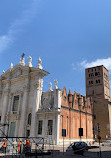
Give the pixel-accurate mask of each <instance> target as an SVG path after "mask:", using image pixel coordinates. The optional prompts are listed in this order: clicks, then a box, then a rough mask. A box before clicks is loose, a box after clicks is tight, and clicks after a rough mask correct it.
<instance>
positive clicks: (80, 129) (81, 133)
mask: <svg viewBox="0 0 111 158" xmlns="http://www.w3.org/2000/svg"><path fill="white" fill-rule="evenodd" d="M78 103H79V112H80V128H79V136H80V141H81V136H83V128H81V107H82V98H81V95H80V94H79V98H78Z"/></svg>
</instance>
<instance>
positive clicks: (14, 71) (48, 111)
mask: <svg viewBox="0 0 111 158" xmlns="http://www.w3.org/2000/svg"><path fill="white" fill-rule="evenodd" d="M48 74H49V73H48V72H47V71H45V70H43V68H42V65H41V59H40V58H39V60H38V65H37V67H36V68H34V67H32V58H31V57H29V63H28V64H27V66H25V59H24V58H22V59H20V62H19V65H16V66H15V67H13V64H11V66H10V69H9V70H7V71H6V72H3V74H2V75H1V76H0V122H1V125H3V124H9V126H3V127H1V128H0V129H1V131H2V132H0V135H1V136H4V134H5V135H7V136H9V137H43V138H45V139H48V140H49V141H52V143H53V144H61V143H62V140H63V137H62V129H65V131H66V136H65V137H64V140H65V143H69V142H72V141H77V140H79V139H82V140H85V141H93V130H92V129H93V117H92V116H93V115H92V111H93V104H92V100H91V98H87V99H86V97H84V96H82V95H80V94H78V93H76V92H74V93H71V90H70V91H69V94H67V93H66V88H64V89H63V90H61V89H59V88H58V86H57V80H55V88H54V90H52V84H51V83H49V90H48V91H47V92H43V91H42V87H43V77H44V76H47V75H48ZM79 128H83V136H81V137H79Z"/></svg>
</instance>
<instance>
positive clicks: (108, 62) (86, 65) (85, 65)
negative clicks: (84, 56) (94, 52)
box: [80, 57, 111, 72]
mask: <svg viewBox="0 0 111 158" xmlns="http://www.w3.org/2000/svg"><path fill="white" fill-rule="evenodd" d="M98 65H104V66H105V67H106V68H107V69H108V70H109V72H111V57H109V58H106V59H97V60H95V61H92V62H88V61H87V60H83V61H82V62H81V63H80V67H83V68H90V67H94V66H98Z"/></svg>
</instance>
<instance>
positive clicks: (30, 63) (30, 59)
mask: <svg viewBox="0 0 111 158" xmlns="http://www.w3.org/2000/svg"><path fill="white" fill-rule="evenodd" d="M28 59H29V63H28V64H27V66H29V67H32V57H31V56H29V57H28Z"/></svg>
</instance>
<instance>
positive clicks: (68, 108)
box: [61, 105, 93, 115]
mask: <svg viewBox="0 0 111 158" xmlns="http://www.w3.org/2000/svg"><path fill="white" fill-rule="evenodd" d="M61 107H62V108H65V109H67V110H72V111H76V112H78V113H80V112H81V114H82V113H83V114H87V115H93V114H92V113H89V112H86V111H80V110H79V109H73V108H71V107H67V106H64V105H61Z"/></svg>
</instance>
